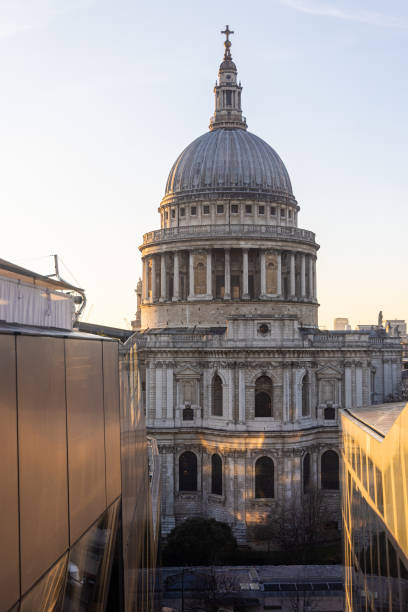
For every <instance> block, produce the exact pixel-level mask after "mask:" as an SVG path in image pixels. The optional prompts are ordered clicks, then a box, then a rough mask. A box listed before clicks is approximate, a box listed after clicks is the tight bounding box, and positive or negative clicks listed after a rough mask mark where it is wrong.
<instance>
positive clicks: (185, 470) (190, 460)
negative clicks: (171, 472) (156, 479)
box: [179, 451, 197, 491]
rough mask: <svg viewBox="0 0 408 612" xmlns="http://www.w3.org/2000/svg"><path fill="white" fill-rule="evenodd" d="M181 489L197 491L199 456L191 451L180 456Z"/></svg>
mask: <svg viewBox="0 0 408 612" xmlns="http://www.w3.org/2000/svg"><path fill="white" fill-rule="evenodd" d="M179 491H197V457H196V456H195V454H194V453H192V452H191V451H186V452H185V453H183V454H182V455H180V457H179Z"/></svg>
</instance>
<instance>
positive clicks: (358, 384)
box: [355, 364, 363, 408]
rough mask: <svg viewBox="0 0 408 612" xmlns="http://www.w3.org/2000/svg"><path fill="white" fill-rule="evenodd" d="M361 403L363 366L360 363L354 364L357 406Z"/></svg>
mask: <svg viewBox="0 0 408 612" xmlns="http://www.w3.org/2000/svg"><path fill="white" fill-rule="evenodd" d="M362 405H363V368H362V367H361V365H360V364H358V365H357V366H356V401H355V406H356V407H357V408H359V407H361V406H362Z"/></svg>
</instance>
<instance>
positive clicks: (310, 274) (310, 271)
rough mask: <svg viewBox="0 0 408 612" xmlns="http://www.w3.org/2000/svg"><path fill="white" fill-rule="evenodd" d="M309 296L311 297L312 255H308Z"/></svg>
mask: <svg viewBox="0 0 408 612" xmlns="http://www.w3.org/2000/svg"><path fill="white" fill-rule="evenodd" d="M308 293H309V297H310V298H313V257H312V256H311V255H309V291H308Z"/></svg>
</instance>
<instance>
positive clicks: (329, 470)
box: [321, 450, 339, 489]
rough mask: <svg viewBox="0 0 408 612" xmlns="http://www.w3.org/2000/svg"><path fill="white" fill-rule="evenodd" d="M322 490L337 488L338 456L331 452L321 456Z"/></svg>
mask: <svg viewBox="0 0 408 612" xmlns="http://www.w3.org/2000/svg"><path fill="white" fill-rule="evenodd" d="M321 472H322V489H338V488H339V456H338V454H337V453H335V452H334V451H332V450H328V451H326V452H325V453H323V455H322V462H321Z"/></svg>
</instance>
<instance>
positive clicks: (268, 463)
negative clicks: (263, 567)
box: [255, 457, 275, 498]
mask: <svg viewBox="0 0 408 612" xmlns="http://www.w3.org/2000/svg"><path fill="white" fill-rule="evenodd" d="M274 471H275V468H274V465H273V461H272V459H270V458H269V457H260V458H259V459H258V460H257V462H256V463H255V497H257V498H264V497H274V491H275V485H274Z"/></svg>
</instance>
